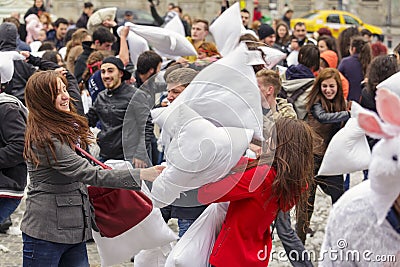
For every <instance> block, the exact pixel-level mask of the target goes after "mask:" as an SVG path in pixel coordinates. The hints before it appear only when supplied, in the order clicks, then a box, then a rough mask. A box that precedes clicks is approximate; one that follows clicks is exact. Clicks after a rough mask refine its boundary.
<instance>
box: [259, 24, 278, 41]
mask: <svg viewBox="0 0 400 267" xmlns="http://www.w3.org/2000/svg"><path fill="white" fill-rule="evenodd" d="M272 34H275V31H274V29H272V27H271V26H269V25H268V24H261V25H260V28H258V37H259V38H260V40H262V39H264V38H265V37H268V36H271V35H272Z"/></svg>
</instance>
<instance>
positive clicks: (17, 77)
mask: <svg viewBox="0 0 400 267" xmlns="http://www.w3.org/2000/svg"><path fill="white" fill-rule="evenodd" d="M17 34H18V30H17V27H16V26H15V25H14V24H13V23H9V22H5V23H3V24H1V25H0V51H17ZM35 71H36V69H35V67H34V66H32V65H30V64H28V63H26V62H25V61H23V60H18V61H14V74H13V78H12V84H13V87H11V88H7V89H6V91H5V92H6V93H8V94H10V95H13V96H16V97H17V98H18V99H19V100H20V101H21V102H22V103H25V101H24V91H25V84H26V82H27V80H28V79H29V77H30V76H31V75H32V74H33V73H34V72H35Z"/></svg>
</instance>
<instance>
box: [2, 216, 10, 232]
mask: <svg viewBox="0 0 400 267" xmlns="http://www.w3.org/2000/svg"><path fill="white" fill-rule="evenodd" d="M11 225H12V221H11V217H10V216H8V217H7V218H6V219H4V221H3V222H2V223H1V224H0V233H2V234H5V233H7V230H8V228H10V226H11Z"/></svg>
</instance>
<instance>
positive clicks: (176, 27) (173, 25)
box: [164, 15, 185, 36]
mask: <svg viewBox="0 0 400 267" xmlns="http://www.w3.org/2000/svg"><path fill="white" fill-rule="evenodd" d="M164 29H168V30H170V31H173V32H176V33H177V34H179V35H182V36H185V27H184V26H183V23H182V21H181V18H180V17H179V15H176V16H174V18H173V19H171V20H170V21H169V22H168V23H167V24H166V25H165V26H164Z"/></svg>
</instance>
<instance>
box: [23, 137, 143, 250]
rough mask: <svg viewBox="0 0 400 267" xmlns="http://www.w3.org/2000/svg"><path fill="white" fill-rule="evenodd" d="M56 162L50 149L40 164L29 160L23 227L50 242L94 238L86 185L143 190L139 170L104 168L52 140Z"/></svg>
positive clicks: (30, 234) (24, 230)
mask: <svg viewBox="0 0 400 267" xmlns="http://www.w3.org/2000/svg"><path fill="white" fill-rule="evenodd" d="M53 143H54V146H55V153H56V158H57V162H56V161H55V160H54V158H53V157H52V156H51V155H52V154H51V152H50V150H49V149H47V153H48V155H49V162H48V160H47V158H46V155H45V153H43V152H42V153H39V159H40V164H39V165H38V166H37V167H36V166H35V165H34V164H32V163H31V162H28V172H29V176H30V183H29V185H28V196H27V199H26V211H25V213H24V216H23V219H22V223H21V230H22V232H24V233H25V234H27V235H29V236H31V237H34V238H38V239H42V240H46V241H51V242H57V243H63V244H76V243H80V242H83V241H86V240H88V239H90V238H92V230H91V210H90V205H89V198H88V193H87V188H86V185H85V184H89V185H95V186H100V187H108V188H123V189H131V190H140V171H139V170H103V169H102V168H101V167H98V166H93V165H91V164H90V163H89V162H88V161H87V160H86V159H85V158H82V157H80V156H79V155H77V154H76V152H75V151H74V150H73V149H72V148H71V147H70V146H69V145H68V144H62V143H61V142H60V141H58V140H57V139H54V140H53Z"/></svg>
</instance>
